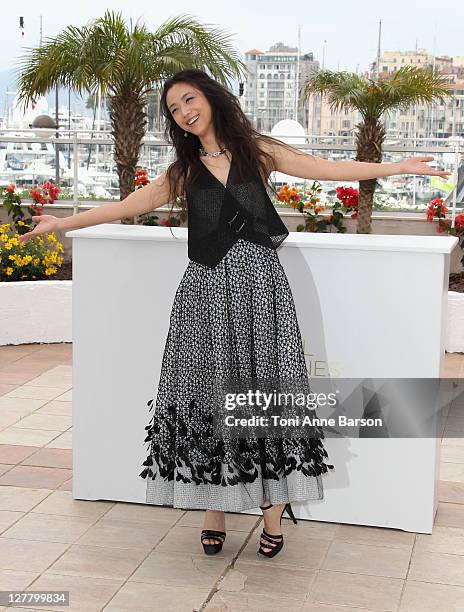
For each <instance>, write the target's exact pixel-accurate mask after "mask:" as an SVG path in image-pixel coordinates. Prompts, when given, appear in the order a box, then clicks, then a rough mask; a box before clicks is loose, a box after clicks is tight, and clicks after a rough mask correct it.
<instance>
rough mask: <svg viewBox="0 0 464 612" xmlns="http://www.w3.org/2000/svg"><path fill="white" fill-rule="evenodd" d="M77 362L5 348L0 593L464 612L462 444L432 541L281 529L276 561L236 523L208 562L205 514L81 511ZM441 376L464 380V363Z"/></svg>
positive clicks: (448, 463) (307, 610)
mask: <svg viewBox="0 0 464 612" xmlns="http://www.w3.org/2000/svg"><path fill="white" fill-rule="evenodd" d="M71 350H72V346H71V345H70V344H54V345H50V344H47V345H38V344H32V345H20V346H7V347H0V590H11V589H15V590H24V589H28V590H34V589H37V590H69V591H70V595H71V606H70V607H53V608H47V606H40V608H39V607H37V608H36V609H41V610H44V609H45V610H47V609H50V610H51V609H53V610H72V611H76V610H79V611H80V610H82V611H84V610H89V611H90V610H92V611H96V610H105V611H111V612H116V611H119V612H123V611H124V612H125V611H127V612H128V611H131V612H144V611H159V612H170V611H175V612H184V611H186V612H192V610H202V611H203V610H205V611H207V612H225V611H232V612H241V611H243V610H248V611H252V612H255V611H261V610H263V611H264V610H266V611H268V612H273V611H277V610H279V611H281V610H287V611H288V612H296V611H298V612H374V611H380V610H383V611H392V612H393V611H395V612H396V611H398V612H458V611H461V612H463V611H464V440H463V439H459V438H450V439H448V440H443V442H442V464H441V478H442V480H441V482H440V505H439V510H438V513H437V517H436V521H435V527H434V530H433V534H431V535H424V534H415V533H407V532H404V531H400V530H391V529H381V528H372V527H360V526H353V525H341V524H340V525H339V524H334V523H323V522H313V521H299V523H298V525H297V526H295V525H293V523H291V522H290V521H289V520H284V521H283V526H284V533H285V542H286V547H285V549H284V550H283V551H282V552H281V553H280V554H279V555H278V556H277V557H276V558H275V559H271V560H268V559H259V558H258V557H257V556H256V546H257V542H258V538H259V532H260V530H261V520H262V519H261V518H260V517H258V516H255V515H244V514H230V515H228V517H227V529H228V534H227V539H226V543H225V545H224V548H223V551H222V554H220V555H218V556H215V557H211V558H210V557H206V556H205V555H204V554H203V552H202V549H201V545H200V543H199V531H200V527H201V524H202V517H203V513H202V512H200V511H187V512H186V511H182V510H177V509H170V508H159V507H154V506H145V505H143V504H127V503H119V502H116V503H115V502H101V501H96V502H87V501H79V500H73V499H72V494H71V483H72V463H71V461H72V456H71V452H72V451H71V448H72V446H71V432H72V420H71V401H72V375H71V368H72V359H71V357H72V353H71ZM443 375H444V376H450V377H456V378H458V377H464V355H458V354H451V355H447V356H446V360H445V369H444V372H443ZM459 418H460V417H459ZM459 418H458V419H456V418H455V419H454V423H453V428H454V429H455V428H456V427H459V428H460V430H462V431H464V418H463V419H462V421H459ZM33 608H34V607H33V606H31V605H24V607H22V608H21V609H22V610H23V611H24V610H32V609H33ZM0 609H6V608H0Z"/></svg>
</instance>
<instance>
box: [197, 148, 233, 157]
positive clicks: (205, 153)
mask: <svg viewBox="0 0 464 612" xmlns="http://www.w3.org/2000/svg"><path fill="white" fill-rule="evenodd" d="M199 151H200V155H203V156H204V157H218V156H219V155H224V153H225V152H226V151H227V149H226V147H224V148H223V149H221V150H220V151H214V152H213V153H208V152H207V151H205V150H204V148H203V147H200V149H199Z"/></svg>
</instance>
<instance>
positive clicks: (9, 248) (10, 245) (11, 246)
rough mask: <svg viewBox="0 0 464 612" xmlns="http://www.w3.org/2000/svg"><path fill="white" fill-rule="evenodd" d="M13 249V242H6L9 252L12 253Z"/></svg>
mask: <svg viewBox="0 0 464 612" xmlns="http://www.w3.org/2000/svg"><path fill="white" fill-rule="evenodd" d="M12 248H13V245H12V244H11V242H6V243H5V249H6V250H7V251H11V249H12Z"/></svg>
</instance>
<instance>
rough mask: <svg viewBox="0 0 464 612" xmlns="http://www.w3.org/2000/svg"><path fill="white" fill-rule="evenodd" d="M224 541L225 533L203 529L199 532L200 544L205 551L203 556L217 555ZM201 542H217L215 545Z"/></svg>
mask: <svg viewBox="0 0 464 612" xmlns="http://www.w3.org/2000/svg"><path fill="white" fill-rule="evenodd" d="M225 539H226V533H225V531H215V530H214V529H203V531H202V532H201V543H202V545H203V550H204V551H205V555H217V553H219V552H221V550H222V545H223V544H224V540H225ZM203 540H219V541H218V542H216V543H215V544H204V542H203Z"/></svg>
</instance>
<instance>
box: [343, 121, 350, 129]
mask: <svg viewBox="0 0 464 612" xmlns="http://www.w3.org/2000/svg"><path fill="white" fill-rule="evenodd" d="M349 127H351V121H349V120H346V119H345V120H344V121H342V128H349Z"/></svg>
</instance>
